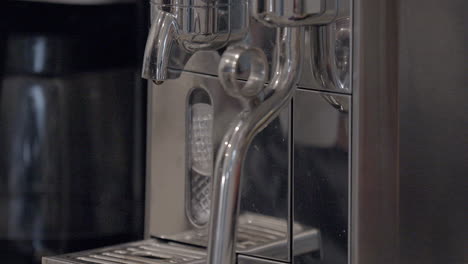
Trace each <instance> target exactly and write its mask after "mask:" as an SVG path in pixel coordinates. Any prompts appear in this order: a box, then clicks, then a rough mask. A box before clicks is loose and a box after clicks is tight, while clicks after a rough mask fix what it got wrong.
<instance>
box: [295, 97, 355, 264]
mask: <svg viewBox="0 0 468 264" xmlns="http://www.w3.org/2000/svg"><path fill="white" fill-rule="evenodd" d="M350 104H351V96H347V95H337V94H327V93H320V92H314V91H307V90H302V89H301V90H298V91H297V92H296V96H295V98H294V113H293V126H294V127H293V133H294V165H293V166H294V184H293V188H294V221H295V222H297V223H300V224H301V225H303V226H309V227H311V228H316V229H317V230H319V231H320V241H321V244H320V248H319V250H318V251H308V252H301V251H300V250H299V249H298V246H299V245H297V244H296V243H294V244H293V254H294V263H298V264H299V263H300V264H308V263H337V264H338V263H340V264H341V263H343V264H345V263H347V259H348V234H349V229H348V226H349V222H348V215H349V212H350V211H349V208H348V202H349V200H348V190H349V186H350V185H349V169H350V166H349V159H350V154H349V153H350V147H351V143H350V141H349V139H350V129H349V128H350V116H351V111H350V110H351V109H350ZM295 233H296V232H295ZM294 241H295V240H294Z"/></svg>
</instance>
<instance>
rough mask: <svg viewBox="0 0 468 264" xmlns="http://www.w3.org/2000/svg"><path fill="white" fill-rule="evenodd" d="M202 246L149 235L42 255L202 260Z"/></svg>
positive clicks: (172, 263)
mask: <svg viewBox="0 0 468 264" xmlns="http://www.w3.org/2000/svg"><path fill="white" fill-rule="evenodd" d="M205 257H206V252H205V250H203V249H198V248H195V247H189V246H185V245H180V244H177V243H172V242H164V241H159V240H156V239H148V240H143V241H138V242H133V243H127V244H121V245H117V246H113V247H107V248H101V249H94V250H89V251H83V252H78V253H72V254H67V255H62V256H57V257H47V258H43V259H42V264H65V263H67V264H73V263H75V264H78V263H80V264H201V263H203V264H204V263H206V259H205Z"/></svg>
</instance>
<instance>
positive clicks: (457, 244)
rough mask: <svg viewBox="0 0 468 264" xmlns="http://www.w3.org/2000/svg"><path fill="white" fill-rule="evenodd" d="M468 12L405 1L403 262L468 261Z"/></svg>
mask: <svg viewBox="0 0 468 264" xmlns="http://www.w3.org/2000/svg"><path fill="white" fill-rule="evenodd" d="M466 10H468V2H467V1H464V0H451V1H444V2H443V3H442V2H440V1H435V0H425V1H421V0H413V1H400V19H399V24H400V26H399V45H400V46H399V53H400V55H399V90H398V91H399V99H400V100H399V108H400V109H399V118H400V129H399V131H400V144H399V146H400V196H399V198H400V210H399V214H400V230H399V231H400V233H399V234H400V239H399V241H400V256H401V260H400V263H401V264H409V263H427V264H435V263H447V264H455V263H457V264H461V263H468V250H467V249H468V239H467V238H468V225H467V219H468V210H467V209H466V207H467V205H468V194H467V190H468V177H467V175H468V116H467V113H468V106H467V104H466V102H465V101H466V98H468V89H467V88H468V74H467V70H468V60H467V58H468V45H467V44H466V43H467V41H468V31H467V30H468V16H467V15H466V14H467V12H466ZM429 21H431V23H430V26H428V22H429Z"/></svg>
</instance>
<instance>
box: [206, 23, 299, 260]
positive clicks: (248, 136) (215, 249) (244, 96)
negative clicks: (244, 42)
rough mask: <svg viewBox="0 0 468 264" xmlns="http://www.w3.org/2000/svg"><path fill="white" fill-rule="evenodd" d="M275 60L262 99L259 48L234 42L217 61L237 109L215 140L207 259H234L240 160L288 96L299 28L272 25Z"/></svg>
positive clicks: (262, 71) (263, 72) (293, 83)
mask: <svg viewBox="0 0 468 264" xmlns="http://www.w3.org/2000/svg"><path fill="white" fill-rule="evenodd" d="M277 31H278V34H277V40H276V43H277V48H276V49H277V50H276V54H275V56H276V60H275V61H276V66H275V69H274V75H273V79H272V80H271V81H270V82H269V84H268V86H267V87H266V88H265V89H266V93H267V96H268V93H269V96H268V98H267V99H265V100H264V101H262V100H261V99H260V97H261V96H260V95H261V93H262V91H263V89H264V87H265V86H264V81H265V79H266V74H267V69H266V68H267V62H266V58H265V55H264V54H263V51H261V50H259V49H256V48H247V47H243V46H238V47H234V48H230V49H228V50H227V51H226V52H225V53H224V54H223V57H222V59H221V63H220V65H219V78H220V80H221V83H222V84H223V87H224V89H225V90H226V92H227V93H229V94H230V95H231V96H234V97H237V98H238V99H239V100H240V101H241V102H242V104H243V106H244V109H243V111H242V112H241V113H240V114H239V115H238V116H237V118H236V119H235V120H234V121H233V122H232V124H231V126H230V128H229V129H228V131H227V133H226V135H225V136H224V138H223V141H222V142H221V146H220V149H219V151H218V155H217V158H216V165H215V171H214V176H215V177H214V188H213V191H214V193H213V199H212V206H211V218H210V226H209V242H208V264H220V263H223V264H229V263H235V244H236V228H237V217H238V214H239V203H240V182H241V174H242V164H243V161H244V159H245V155H246V152H247V149H248V147H249V145H250V142H251V141H252V139H253V138H254V137H255V135H257V134H258V133H259V132H261V131H262V130H263V129H264V128H265V127H266V126H267V125H268V124H269V123H270V122H271V121H273V119H275V118H276V117H277V116H278V114H279V113H280V111H281V110H282V109H284V108H285V107H286V106H287V105H288V103H289V102H290V100H291V98H292V96H293V94H294V90H295V89H294V88H295V86H296V83H297V81H298V77H299V73H300V72H301V66H302V56H301V54H303V53H302V50H303V47H302V46H303V43H304V29H303V28H302V27H295V28H292V27H285V28H278V29H277ZM244 53H251V55H253V56H252V64H251V72H250V76H249V79H248V81H247V83H246V85H245V86H244V87H239V86H238V85H237V84H236V79H237V74H236V72H237V68H238V63H239V59H240V57H241V55H243V54H244Z"/></svg>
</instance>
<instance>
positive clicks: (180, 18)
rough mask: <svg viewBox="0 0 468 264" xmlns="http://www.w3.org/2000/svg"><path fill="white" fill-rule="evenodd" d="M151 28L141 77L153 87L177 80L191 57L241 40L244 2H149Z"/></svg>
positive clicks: (244, 30)
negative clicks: (151, 83)
mask: <svg viewBox="0 0 468 264" xmlns="http://www.w3.org/2000/svg"><path fill="white" fill-rule="evenodd" d="M151 13H152V26H151V29H150V33H149V36H148V40H147V43H146V49H145V55H144V60H143V72H142V77H143V78H145V79H148V80H154V81H155V82H156V83H159V82H162V81H164V80H166V79H168V78H169V79H172V78H177V77H178V75H177V73H174V72H172V74H171V72H170V71H168V67H171V68H178V69H182V68H183V66H184V65H185V64H186V63H187V60H188V59H189V58H190V56H191V54H193V53H194V52H196V51H200V50H218V49H220V48H223V47H224V46H226V45H227V44H228V43H229V42H234V41H239V40H241V39H242V38H243V37H244V36H245V34H246V33H247V28H248V21H249V20H248V5H247V1H246V0H235V1H234V0H232V1H231V0H229V1H228V0H209V1H205V0H187V1H178V0H170V1H167V0H152V1H151Z"/></svg>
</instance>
